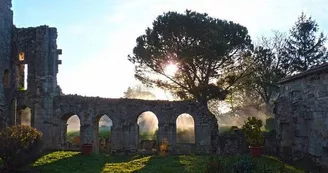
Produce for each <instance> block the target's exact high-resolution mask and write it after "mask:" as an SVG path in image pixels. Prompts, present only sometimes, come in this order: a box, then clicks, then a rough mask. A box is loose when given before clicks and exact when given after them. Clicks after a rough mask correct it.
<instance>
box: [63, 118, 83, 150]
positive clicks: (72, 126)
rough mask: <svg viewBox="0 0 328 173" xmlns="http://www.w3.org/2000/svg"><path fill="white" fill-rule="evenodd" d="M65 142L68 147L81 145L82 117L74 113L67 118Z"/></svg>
mask: <svg viewBox="0 0 328 173" xmlns="http://www.w3.org/2000/svg"><path fill="white" fill-rule="evenodd" d="M65 143H66V146H67V147H68V148H79V147H80V119H79V117H78V116H77V115H72V116H71V117H70V118H69V119H68V120H67V129H66V141H65Z"/></svg>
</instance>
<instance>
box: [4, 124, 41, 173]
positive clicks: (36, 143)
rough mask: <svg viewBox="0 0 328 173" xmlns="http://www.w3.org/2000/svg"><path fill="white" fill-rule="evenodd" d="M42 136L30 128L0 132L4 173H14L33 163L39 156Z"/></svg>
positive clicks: (9, 129)
mask: <svg viewBox="0 0 328 173" xmlns="http://www.w3.org/2000/svg"><path fill="white" fill-rule="evenodd" d="M41 137H42V134H41V133H40V132H39V131H37V130H36V129H35V128H33V127H30V126H21V125H19V126H11V127H7V128H5V129H4V130H2V131H1V132H0V158H1V159H2V160H3V170H2V172H14V170H17V169H19V168H22V167H24V166H27V165H28V164H31V163H33V162H34V161H35V160H36V159H37V158H38V157H39V156H40V151H41V146H42V141H41Z"/></svg>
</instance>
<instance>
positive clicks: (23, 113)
mask: <svg viewBox="0 0 328 173" xmlns="http://www.w3.org/2000/svg"><path fill="white" fill-rule="evenodd" d="M20 118H21V119H20V124H21V125H26V126H31V125H32V124H31V109H30V108H29V107H26V108H25V109H21V110H20Z"/></svg>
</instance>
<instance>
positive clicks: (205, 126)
mask: <svg viewBox="0 0 328 173" xmlns="http://www.w3.org/2000/svg"><path fill="white" fill-rule="evenodd" d="M146 111H151V112H153V113H154V114H155V115H156V117H157V119H158V127H159V129H158V134H157V141H158V143H160V142H161V141H163V140H164V139H167V141H168V144H169V148H170V152H172V153H181V151H176V150H175V149H176V148H177V147H176V145H177V143H176V119H177V118H178V116H179V115H181V114H183V113H187V114H190V115H191V116H192V117H193V119H194V122H195V124H194V125H195V152H196V153H198V154H205V153H213V152H216V151H217V148H218V145H217V140H218V139H217V136H218V125H217V121H216V119H215V116H214V115H213V114H211V113H210V112H209V111H208V110H207V109H206V107H204V106H202V105H200V104H198V103H197V102H194V101H176V102H169V101H149V100H137V99H106V98H99V97H82V96H77V95H65V96H58V97H56V99H55V103H54V119H53V120H52V123H53V130H51V131H52V132H53V136H54V139H55V141H53V142H54V144H56V146H54V147H55V148H56V147H57V148H61V147H62V146H63V145H64V143H65V136H66V127H67V120H68V119H69V118H70V117H71V116H72V115H77V116H78V117H79V119H80V123H81V128H80V130H81V132H80V136H81V143H92V144H93V146H94V151H95V152H98V150H99V148H98V146H99V144H98V134H97V132H98V122H99V119H100V117H101V116H103V115H107V116H108V117H109V118H110V119H111V120H112V122H113V126H112V132H111V141H112V147H111V148H112V150H113V151H130V152H136V151H137V149H138V148H137V146H138V141H139V140H138V135H139V132H138V124H137V119H138V117H139V115H140V114H142V113H143V112H146ZM187 152H189V151H187Z"/></svg>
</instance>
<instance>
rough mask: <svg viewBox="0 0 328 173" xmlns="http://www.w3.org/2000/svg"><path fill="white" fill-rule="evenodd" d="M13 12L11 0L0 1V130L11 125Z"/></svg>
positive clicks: (12, 102) (13, 91)
mask: <svg viewBox="0 0 328 173" xmlns="http://www.w3.org/2000/svg"><path fill="white" fill-rule="evenodd" d="M12 36H13V11H12V10H11V0H0V79H1V82H0V128H2V127H4V126H6V125H7V124H9V123H13V118H12V116H13V112H12V111H11V110H12V108H11V107H12V106H13V104H14V100H13V98H14V95H15V90H14V89H13V88H15V82H14V78H13V76H14V75H15V67H14V62H13V59H12V55H13V52H12Z"/></svg>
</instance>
